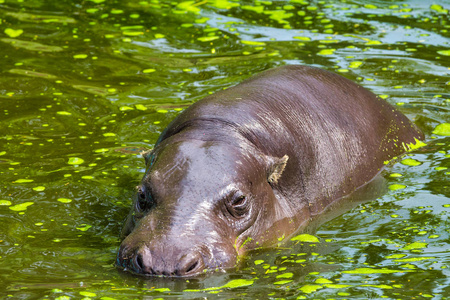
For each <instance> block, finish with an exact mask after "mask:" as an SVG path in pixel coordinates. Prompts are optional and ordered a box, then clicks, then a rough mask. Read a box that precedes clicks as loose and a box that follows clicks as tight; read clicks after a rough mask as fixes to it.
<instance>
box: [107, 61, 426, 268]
mask: <svg viewBox="0 0 450 300" xmlns="http://www.w3.org/2000/svg"><path fill="white" fill-rule="evenodd" d="M421 139H423V134H422V133H421V132H420V130H418V129H417V128H416V127H415V125H414V124H413V123H411V122H410V121H409V120H408V119H407V118H406V117H405V116H404V115H403V114H401V113H400V112H399V111H397V110H396V109H395V108H394V107H393V106H391V105H390V104H388V103H387V102H385V101H384V100H382V99H380V98H378V97H377V96H375V95H374V94H373V93H371V92H370V91H368V90H366V89H364V88H363V87H361V86H359V85H358V84H356V83H354V82H352V81H350V80H348V79H346V78H344V77H342V76H339V75H336V74H334V73H331V72H328V71H325V70H322V69H318V68H314V67H308V66H294V65H290V66H283V67H278V68H275V69H271V70H268V71H265V72H262V73H260V74H258V75H256V76H254V77H252V78H250V79H247V80H245V81H243V82H242V83H240V84H238V85H236V86H234V87H231V88H228V89H226V90H223V91H220V92H217V93H215V94H213V95H210V96H208V97H206V98H204V99H202V100H200V101H198V102H197V103H195V104H193V105H192V106H190V107H189V108H188V109H186V110H185V111H184V112H182V113H181V114H180V115H178V117H177V118H175V119H174V120H173V121H172V122H171V123H170V125H169V126H168V127H167V128H166V129H165V130H164V131H163V132H162V134H161V136H160V137H159V139H158V141H157V142H156V145H155V147H154V149H153V150H151V151H148V152H146V153H143V156H144V157H145V162H146V170H145V174H144V176H143V179H142V182H141V184H140V185H139V186H138V187H137V193H136V194H137V195H136V199H135V200H134V204H133V207H132V209H131V212H130V214H129V216H128V219H127V221H126V223H125V226H124V228H123V231H122V238H124V239H123V241H122V244H121V246H120V249H119V251H118V255H117V261H116V264H117V265H118V266H119V267H120V268H123V269H125V270H128V271H131V272H133V273H137V274H142V275H163V276H193V275H197V274H201V273H204V272H206V271H208V270H217V269H226V268H230V267H233V266H235V265H236V263H237V260H238V257H239V256H241V255H242V254H244V253H246V252H247V251H249V250H251V249H255V248H259V247H268V246H271V245H273V244H274V243H277V242H278V241H279V238H280V237H289V236H290V235H292V234H293V233H295V232H296V231H297V230H298V229H299V228H301V227H302V226H304V225H305V224H307V223H308V222H309V221H310V220H311V218H312V217H314V216H316V215H317V214H319V213H320V212H322V211H323V210H324V209H325V208H326V207H327V206H328V205H330V204H331V203H332V202H333V201H335V200H336V199H339V198H342V197H343V196H345V195H348V194H349V193H351V192H352V191H354V190H355V189H357V188H358V187H361V186H362V185H364V184H366V183H368V182H369V181H370V180H371V179H372V178H374V176H375V175H376V174H377V173H379V172H380V170H381V169H382V168H383V166H384V165H385V162H386V161H389V160H391V159H392V158H393V157H394V156H398V155H399V154H401V153H402V152H405V150H407V149H408V145H410V144H415V143H416V142H417V140H421Z"/></svg>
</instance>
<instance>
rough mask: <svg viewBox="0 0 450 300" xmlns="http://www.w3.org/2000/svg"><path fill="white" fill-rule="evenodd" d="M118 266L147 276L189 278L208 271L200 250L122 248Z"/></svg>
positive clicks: (144, 246) (118, 256)
mask: <svg viewBox="0 0 450 300" xmlns="http://www.w3.org/2000/svg"><path fill="white" fill-rule="evenodd" d="M116 263H117V265H118V266H120V267H122V268H123V269H124V270H127V271H130V272H133V273H135V274H139V275H146V276H179V277H188V276H195V275H199V274H201V273H202V272H203V271H204V270H206V264H205V258H204V254H202V253H201V251H200V250H198V249H191V250H184V251H183V250H179V249H161V251H158V250H156V249H150V248H149V247H148V246H147V245H141V246H140V247H138V248H136V249H128V248H127V247H121V249H119V253H118V255H117V261H116Z"/></svg>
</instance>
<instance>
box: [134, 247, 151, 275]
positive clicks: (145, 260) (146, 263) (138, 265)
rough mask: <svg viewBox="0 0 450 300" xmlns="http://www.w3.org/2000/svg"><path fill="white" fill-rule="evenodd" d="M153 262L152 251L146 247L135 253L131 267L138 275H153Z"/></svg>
mask: <svg viewBox="0 0 450 300" xmlns="http://www.w3.org/2000/svg"><path fill="white" fill-rule="evenodd" d="M151 261H152V256H151V253H150V250H149V249H148V248H147V247H146V246H142V247H141V248H139V249H137V251H136V252H135V254H134V257H133V258H132V263H131V267H132V269H133V271H134V272H136V273H138V274H151V273H152V272H153V271H152V265H151Z"/></svg>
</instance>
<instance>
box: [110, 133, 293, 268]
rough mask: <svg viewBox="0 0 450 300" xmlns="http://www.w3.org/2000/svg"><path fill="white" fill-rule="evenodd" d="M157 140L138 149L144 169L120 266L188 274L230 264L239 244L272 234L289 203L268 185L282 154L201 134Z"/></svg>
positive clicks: (264, 241) (261, 242) (261, 241)
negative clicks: (144, 151)
mask: <svg viewBox="0 0 450 300" xmlns="http://www.w3.org/2000/svg"><path fill="white" fill-rule="evenodd" d="M162 144H164V143H161V144H159V145H158V146H157V147H156V148H155V149H154V150H153V151H151V152H149V153H147V154H144V157H145V158H146V166H147V167H146V173H145V175H144V177H143V179H142V182H141V184H140V185H139V186H138V187H137V195H136V199H135V200H134V203H133V207H132V209H131V212H130V214H129V216H128V219H127V221H126V224H125V226H124V228H123V231H122V238H124V239H123V241H122V244H121V246H120V249H119V252H118V254H117V262H116V264H117V265H118V267H120V268H123V269H125V270H128V271H131V272H132V273H137V274H141V275H163V276H194V275H198V274H201V273H204V272H207V271H211V270H218V269H219V270H221V269H226V268H230V267H233V266H235V265H236V263H237V261H238V257H239V255H241V254H243V253H244V252H245V251H247V250H250V249H252V248H257V247H260V246H267V245H268V243H273V242H274V241H273V239H275V242H276V238H274V237H272V238H270V237H269V236H271V235H273V234H275V233H274V232H275V231H276V230H275V229H274V227H273V226H274V222H276V221H277V220H280V219H282V218H283V219H285V218H286V215H289V213H288V210H289V209H287V208H286V205H285V203H284V204H283V203H281V204H280V201H279V200H277V198H276V195H275V193H274V189H273V186H276V184H277V180H278V178H279V177H280V176H281V173H282V172H283V170H284V168H285V166H286V163H287V160H288V157H287V156H284V157H282V158H274V157H270V156H267V155H263V154H261V153H256V152H255V151H248V150H246V149H243V148H241V147H234V146H231V145H229V144H226V143H221V142H211V141H201V140H189V141H182V142H174V143H166V144H165V145H162ZM281 235H283V233H280V235H279V236H277V237H280V236H281ZM270 239H272V240H270Z"/></svg>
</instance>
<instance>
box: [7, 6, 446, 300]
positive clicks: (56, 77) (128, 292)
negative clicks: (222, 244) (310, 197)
mask: <svg viewBox="0 0 450 300" xmlns="http://www.w3.org/2000/svg"><path fill="white" fill-rule="evenodd" d="M449 9H450V5H449V3H448V2H447V1H434V2H433V3H432V4H430V3H429V2H428V1H414V0H409V1H391V2H389V3H385V2H383V3H382V2H380V1H369V2H367V1H343V0H342V1H336V0H326V1H319V2H317V1H303V0H291V1H273V2H271V1H261V2H258V1H256V2H248V3H247V2H239V1H227V0H224V1H216V0H214V1H213V0H211V1H209V0H208V1H197V2H194V1H185V2H170V1H157V0H152V1H139V2H133V1H122V2H120V3H119V2H117V3H115V2H109V1H103V0H90V1H83V2H80V3H74V2H70V1H60V2H51V3H50V2H45V1H40V0H36V1H14V0H11V1H9V0H4V1H2V0H0V16H1V20H0V58H1V59H2V62H1V66H2V68H1V71H2V75H3V76H2V77H1V79H0V133H1V134H0V179H1V184H0V228H1V230H0V262H1V263H0V285H1V286H3V287H5V288H4V289H3V290H2V291H1V292H0V295H1V297H2V298H4V297H13V298H57V299H68V298H69V297H70V298H82V297H91V298H94V297H98V298H101V297H105V298H104V299H110V298H116V299H121V298H125V297H128V298H137V297H138V298H140V297H155V298H158V297H162V298H199V297H209V296H214V295H217V294H218V296H219V297H224V298H225V297H226V298H252V299H253V298H268V297H272V298H285V297H290V298H297V297H299V298H300V299H302V298H305V299H306V298H334V299H338V298H364V299H366V298H381V297H384V298H390V299H397V298H399V297H400V298H402V297H403V298H405V299H406V298H413V297H416V298H420V297H429V298H437V299H439V298H443V297H446V296H447V295H448V294H449V293H450V289H449V288H448V286H449V283H450V282H449V281H450V280H449V278H450V273H449V271H448V248H449V247H448V244H449V239H448V236H449V229H448V228H450V226H449V225H450V224H449V223H448V222H449V221H448V215H449V212H450V191H449V186H450V185H449V181H450V179H449V178H450V139H449V137H448V136H447V135H448V132H447V135H446V132H445V131H444V132H439V131H435V133H433V131H434V130H435V128H436V127H437V126H438V125H439V124H443V123H445V122H449V120H450V114H449V110H450V108H449V105H450V90H449V86H450V79H449V78H450V76H449V72H450V59H449V56H450V52H449V50H448V49H449V43H450V40H449V35H450V33H449V30H450V28H449V26H450V25H449V24H450V22H449V14H448V10H449ZM293 63H296V64H298V63H302V64H308V65H315V66H319V67H322V68H325V69H328V70H332V71H334V72H337V73H340V74H341V75H344V76H346V77H348V78H350V79H352V80H355V81H358V82H359V83H361V84H362V85H363V86H365V87H367V88H369V89H371V90H373V91H374V92H375V93H377V94H379V95H381V96H382V97H383V98H385V99H387V101H389V102H390V103H392V104H396V105H397V106H398V107H399V108H400V109H401V110H402V112H404V113H405V114H406V115H408V117H410V118H411V119H413V120H414V121H415V122H416V124H418V125H419V126H420V127H421V128H422V129H423V130H424V132H425V133H426V135H427V144H428V145H427V146H426V147H424V148H421V149H418V150H416V151H414V152H412V153H410V154H408V156H409V157H408V158H411V159H414V160H415V161H417V162H418V163H417V164H408V163H401V161H402V160H403V159H404V158H399V160H398V162H397V163H396V164H393V165H389V166H388V167H387V169H386V170H385V171H384V172H383V173H382V176H383V177H384V178H385V180H386V184H384V187H388V191H387V192H384V193H382V195H381V196H374V195H371V196H368V195H369V194H364V195H363V196H364V197H362V198H366V199H359V200H368V201H367V202H364V201H361V202H358V201H356V200H358V199H355V201H356V202H354V206H351V207H341V208H339V207H338V206H339V205H336V207H334V209H333V210H332V213H331V214H327V215H324V216H323V218H321V219H320V220H318V221H317V222H316V223H315V224H311V226H310V227H308V228H306V229H305V230H306V232H307V233H308V234H312V235H315V236H317V237H318V238H319V241H320V243H306V242H298V241H297V242H295V241H288V242H286V243H280V245H279V246H278V247H275V248H274V249H265V250H261V251H255V252H254V253H252V255H250V256H249V257H247V258H243V260H242V263H241V265H240V266H239V268H238V269H237V270H233V271H230V272H227V273H219V274H207V275H205V276H204V277H202V278H195V279H189V280H186V279H163V278H152V279H146V278H139V277H133V276H128V275H124V274H121V273H119V272H118V271H117V270H116V269H115V268H114V265H113V263H114V259H115V252H116V250H117V247H118V244H119V240H118V236H119V231H120V228H121V224H122V222H123V219H124V218H125V216H126V214H127V211H128V207H129V205H130V203H131V195H132V192H133V189H134V186H136V185H137V183H138V182H139V179H140V177H141V176H142V172H143V169H144V165H143V159H142V158H141V157H140V156H139V152H140V151H141V150H142V149H148V148H151V147H152V146H153V144H154V143H155V141H156V139H157V137H158V135H159V134H160V132H161V131H162V130H163V129H164V127H165V126H166V125H167V124H168V122H170V120H172V119H173V118H174V117H175V116H176V115H177V114H178V113H179V112H180V111H182V110H183V109H184V108H186V107H187V106H189V105H190V104H192V103H193V102H195V101H197V100H198V99H200V98H202V97H204V96H206V95H208V94H209V93H211V92H214V91H217V90H220V89H222V88H226V87H229V86H231V85H234V84H236V83H237V82H239V81H242V80H243V79H244V78H247V77H249V76H251V75H253V74H256V73H258V72H260V71H262V70H265V69H268V68H271V67H274V66H277V65H281V64H293ZM436 132H437V133H439V134H437V133H436ZM367 198H368V199H367ZM370 200H371V201H370ZM344 203H346V202H344ZM106 297H110V298H106Z"/></svg>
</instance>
